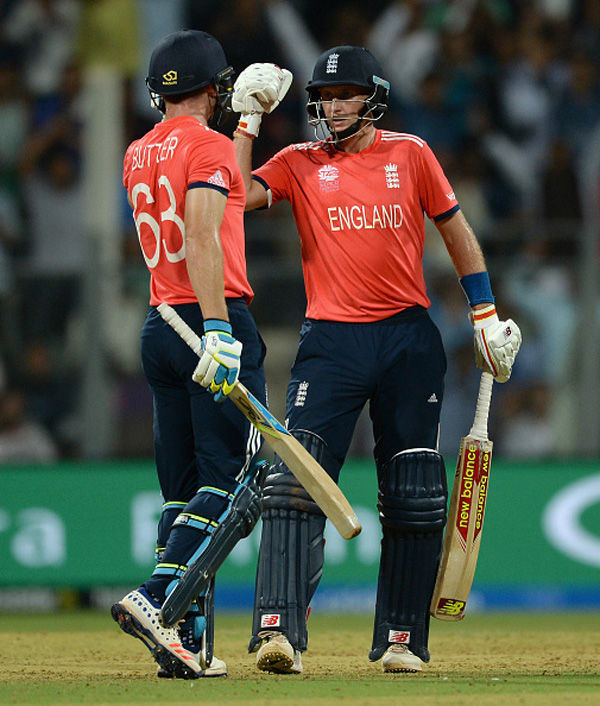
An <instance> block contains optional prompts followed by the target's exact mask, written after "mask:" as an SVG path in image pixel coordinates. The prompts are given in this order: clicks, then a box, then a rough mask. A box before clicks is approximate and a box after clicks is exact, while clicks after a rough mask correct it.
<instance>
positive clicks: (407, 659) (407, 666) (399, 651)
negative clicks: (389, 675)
mask: <svg viewBox="0 0 600 706" xmlns="http://www.w3.org/2000/svg"><path fill="white" fill-rule="evenodd" d="M381 666H382V667H383V671H384V672H421V671H422V670H423V660H422V659H421V658H420V657H417V655H415V654H413V653H412V652H411V651H410V650H409V649H408V647H407V646H406V645H390V646H389V647H388V648H387V650H386V652H385V654H384V655H383V659H382V660H381Z"/></svg>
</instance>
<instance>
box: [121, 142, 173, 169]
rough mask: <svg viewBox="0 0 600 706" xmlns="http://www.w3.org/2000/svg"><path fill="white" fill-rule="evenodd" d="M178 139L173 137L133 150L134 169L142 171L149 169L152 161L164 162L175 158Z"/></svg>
mask: <svg viewBox="0 0 600 706" xmlns="http://www.w3.org/2000/svg"><path fill="white" fill-rule="evenodd" d="M177 142H178V140H177V138H176V137H175V136H174V135H172V136H171V137H168V138H167V139H166V140H165V141H164V142H156V143H153V144H150V145H139V146H138V147H135V148H134V150H133V163H132V169H142V168H143V167H149V166H150V165H151V164H152V161H154V162H156V163H158V162H164V161H165V159H170V158H171V157H172V156H173V152H174V151H175V147H177Z"/></svg>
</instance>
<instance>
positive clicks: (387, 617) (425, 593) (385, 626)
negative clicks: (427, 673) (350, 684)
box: [369, 449, 448, 662]
mask: <svg viewBox="0 0 600 706" xmlns="http://www.w3.org/2000/svg"><path fill="white" fill-rule="evenodd" d="M447 501H448V489H447V483H446V470H445V467H444V460H443V459H442V457H441V456H440V454H439V453H437V452H436V451H433V450H430V449H410V450H408V451H403V452H401V453H399V454H397V455H396V456H394V457H393V458H392V459H391V460H390V461H389V462H388V463H387V464H386V465H385V466H384V467H383V468H382V469H381V472H380V474H379V502H378V509H379V520H380V522H381V525H382V528H383V538H382V540H381V560H380V564H379V580H378V586H377V604H376V609H375V626H374V631H373V646H372V649H371V652H370V654H369V659H370V660H371V661H373V662H374V661H376V660H378V659H380V658H381V657H382V656H383V654H384V653H385V651H386V650H387V648H388V647H389V646H390V645H391V644H394V643H403V644H406V645H407V647H408V648H409V649H410V650H411V652H413V653H414V654H415V655H417V656H418V657H419V658H420V659H422V660H423V661H424V662H429V650H428V649H427V644H428V640H429V604H430V602H431V597H432V595H433V589H434V587H435V581H436V576H437V570H438V565H439V562H440V556H441V551H442V537H443V532H444V526H445V524H446V515H447Z"/></svg>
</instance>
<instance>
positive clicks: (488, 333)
mask: <svg viewBox="0 0 600 706" xmlns="http://www.w3.org/2000/svg"><path fill="white" fill-rule="evenodd" d="M469 318H470V319H471V323H472V324H473V328H474V329H475V340H474V344H475V362H476V363H477V367H478V368H480V369H481V370H485V371H486V372H488V373H491V374H492V375H493V376H494V380H496V382H506V381H507V380H508V379H509V378H510V374H511V372H512V366H513V363H514V362H515V358H516V357H517V353H518V352H519V348H520V347H521V340H522V336H521V330H520V329H519V327H518V326H517V324H515V322H514V321H513V320H512V319H508V321H500V319H499V318H498V315H497V314H496V307H495V306H494V305H493V304H490V305H489V306H486V307H485V308H483V309H476V310H474V311H471V313H470V314H469Z"/></svg>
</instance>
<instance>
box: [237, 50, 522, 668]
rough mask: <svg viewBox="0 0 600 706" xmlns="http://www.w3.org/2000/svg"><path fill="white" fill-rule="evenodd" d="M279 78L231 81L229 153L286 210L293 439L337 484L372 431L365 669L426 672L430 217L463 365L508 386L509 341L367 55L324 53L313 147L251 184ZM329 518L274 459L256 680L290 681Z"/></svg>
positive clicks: (257, 613)
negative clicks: (373, 574) (292, 256)
mask: <svg viewBox="0 0 600 706" xmlns="http://www.w3.org/2000/svg"><path fill="white" fill-rule="evenodd" d="M281 74H282V70H281V69H279V68H278V67H276V66H274V65H273V64H253V65H251V66H249V67H248V68H247V69H245V70H244V71H243V72H242V73H241V74H240V76H239V78H238V79H237V81H236V83H235V88H234V97H233V101H232V105H233V109H234V110H235V111H237V112H240V113H241V117H240V122H239V125H238V128H237V130H236V132H235V134H234V142H235V144H236V150H237V155H238V162H239V164H240V167H241V170H242V174H243V177H244V182H245V184H246V199H247V203H246V208H247V209H253V208H259V207H265V206H271V205H272V204H273V203H276V202H277V201H282V200H284V199H285V200H287V201H289V202H290V204H291V206H292V210H293V214H294V218H295V221H296V227H297V229H298V234H299V236H300V241H301V246H302V264H303V269H304V281H305V287H306V295H307V301H308V306H307V310H306V319H305V321H304V324H303V326H302V330H301V335H300V344H299V347H298V352H297V355H296V359H295V361H294V365H293V367H292V372H291V379H290V382H289V386H288V393H287V414H286V417H287V419H286V421H287V424H288V428H289V429H290V431H291V432H292V434H294V436H296V437H297V438H298V439H299V440H300V441H301V443H302V444H304V445H305V446H306V448H307V449H309V451H310V452H311V454H313V455H314V456H315V457H316V458H317V459H318V460H319V461H320V462H321V464H322V465H323V467H324V468H325V469H327V471H328V472H329V473H330V475H331V476H332V477H333V478H334V480H336V481H337V480H338V478H339V474H340V470H341V468H342V465H343V463H344V460H345V458H346V454H347V452H348V448H349V445H350V442H351V439H352V435H353V431H354V427H355V424H356V421H357V419H358V416H359V414H360V412H361V411H362V409H363V408H364V406H365V405H367V404H368V405H369V413H370V417H371V420H372V424H373V433H374V438H375V449H374V456H375V463H376V467H377V476H378V483H379V502H378V510H379V518H380V521H381V525H382V530H383V538H382V542H381V557H380V569H379V579H378V587H377V599H376V606H375V621H374V631H373V641H372V647H371V651H370V655H369V657H370V659H371V660H372V661H377V660H379V659H382V662H381V664H382V668H383V671H384V672H418V671H421V670H422V668H423V665H424V664H425V663H426V662H428V661H429V659H430V655H429V650H428V637H429V605H430V602H431V596H432V594H433V589H434V585H435V580H436V574H437V570H438V565H439V561H440V556H441V548H442V537H443V532H444V526H445V523H446V512H447V487H446V472H445V468H444V462H443V459H442V457H441V456H440V454H439V453H438V451H437V441H438V429H439V420H440V408H441V404H442V400H443V397H444V375H445V371H446V357H445V353H444V348H443V344H442V341H441V338H440V334H439V331H438V329H437V327H436V326H435V324H434V323H433V321H432V320H431V318H430V317H429V314H428V308H429V304H430V302H429V299H428V297H427V289H426V284H425V278H424V274H423V262H422V261H423V249H424V243H425V217H427V218H429V219H430V220H432V221H433V222H434V223H435V224H436V226H437V228H438V230H439V232H440V235H441V237H442V238H443V240H444V242H445V245H446V248H447V250H448V252H449V254H450V257H451V259H452V262H453V264H454V267H455V269H456V273H457V276H458V278H459V280H460V283H461V285H462V287H463V289H464V291H465V294H466V296H467V300H468V302H469V305H470V307H471V313H470V316H471V320H472V322H473V325H474V329H475V334H474V335H475V351H476V362H477V364H478V365H479V367H482V368H483V369H485V370H489V371H490V372H492V373H493V375H494V377H495V378H496V380H498V381H501V382H503V381H506V380H508V378H509V377H510V373H511V369H512V365H513V362H514V359H515V356H516V353H517V351H518V349H519V345H520V341H521V335H520V332H519V329H518V327H517V326H516V324H514V322H512V321H510V320H509V321H506V322H503V321H500V320H499V318H498V316H497V314H496V310H495V307H494V297H493V296H492V291H491V286H490V280H489V277H488V273H487V270H486V266H485V261H484V258H483V255H482V252H481V249H480V247H479V244H478V241H477V239H476V237H475V235H474V234H473V231H472V230H471V228H470V227H469V225H468V223H467V221H466V219H465V217H464V215H463V214H462V212H461V210H460V208H459V205H458V202H457V200H456V197H455V194H454V192H453V190H452V187H451V185H450V183H449V182H448V179H447V178H446V176H445V175H444V173H443V171H442V168H441V167H440V164H439V163H438V161H437V159H436V157H435V156H434V154H433V153H432V151H431V149H430V148H429V147H428V145H427V144H426V143H425V142H424V141H423V140H422V139H420V138H419V137H418V136H416V135H408V134H404V133H398V132H391V131H387V130H379V129H377V128H376V123H377V121H378V120H379V119H380V118H381V117H382V116H383V115H384V113H385V112H386V110H387V107H388V97H389V90H390V85H389V83H388V81H387V80H386V79H385V77H384V76H383V72H382V69H381V67H380V65H379V63H378V62H377V60H376V59H375V57H374V56H373V55H372V54H371V53H370V52H368V51H367V50H366V49H363V48H362V47H356V46H348V45H343V46H338V47H334V48H332V49H330V50H329V51H326V52H325V53H324V54H322V55H321V56H320V57H319V59H318V61H317V63H316V65H315V68H314V72H313V76H312V80H311V81H310V82H309V84H308V86H307V89H306V90H307V91H308V103H307V110H308V116H309V123H310V124H311V125H313V126H315V128H316V130H319V129H320V130H321V133H322V135H323V138H324V139H321V140H318V141H316V142H307V143H302V144H295V145H290V146H289V147H287V148H285V149H283V150H282V151H281V152H279V153H278V154H276V155H275V156H274V157H273V158H272V159H270V160H269V161H268V162H267V163H266V164H264V165H263V166H261V167H259V168H258V169H256V170H255V171H254V172H252V141H253V140H254V138H255V137H256V136H257V135H258V132H259V127H260V123H261V120H262V117H263V115H264V114H265V113H269V112H271V110H272V109H273V107H274V106H276V105H277V103H278V101H279V96H278V95H277V91H276V87H277V85H278V82H281V80H282V76H281ZM324 525H325V518H324V517H323V515H322V513H321V512H320V511H319V509H318V507H317V506H316V505H315V503H314V502H313V500H312V499H311V498H310V496H309V495H308V494H307V493H306V491H305V490H304V489H303V488H302V487H299V485H298V483H297V481H295V479H294V477H293V476H292V475H291V474H290V472H289V470H288V469H287V468H286V467H285V465H284V464H283V463H282V461H281V460H280V459H278V458H277V457H276V458H275V461H274V464H273V466H272V468H271V471H270V474H269V475H268V476H267V479H266V483H265V488H264V497H263V522H262V535H261V545H260V551H259V560H258V570H257V580H256V594H255V606H254V622H253V636H252V639H251V641H250V650H251V651H256V652H257V655H256V664H257V667H258V669H260V670H263V671H270V672H279V673H283V674H298V673H300V672H302V660H301V654H302V652H304V651H305V650H306V649H307V644H308V633H307V627H306V618H307V615H308V610H309V606H310V601H311V598H312V596H313V594H314V592H315V590H316V588H317V585H318V583H319V580H320V578H321V574H322V570H323V530H324Z"/></svg>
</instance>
